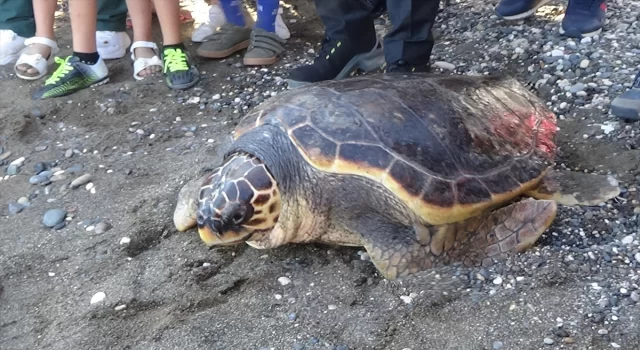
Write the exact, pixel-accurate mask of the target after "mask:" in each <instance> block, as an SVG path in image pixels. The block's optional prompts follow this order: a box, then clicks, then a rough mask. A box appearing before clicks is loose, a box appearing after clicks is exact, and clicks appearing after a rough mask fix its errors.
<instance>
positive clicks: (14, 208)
mask: <svg viewBox="0 0 640 350" xmlns="http://www.w3.org/2000/svg"><path fill="white" fill-rule="evenodd" d="M24 208H25V206H24V205H22V204H20V203H15V202H10V203H9V215H17V214H20V212H22V211H23V210H24Z"/></svg>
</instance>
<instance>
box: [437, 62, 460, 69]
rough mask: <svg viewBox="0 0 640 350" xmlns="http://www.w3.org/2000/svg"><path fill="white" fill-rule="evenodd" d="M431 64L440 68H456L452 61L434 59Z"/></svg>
mask: <svg viewBox="0 0 640 350" xmlns="http://www.w3.org/2000/svg"><path fill="white" fill-rule="evenodd" d="M433 65H434V66H436V67H438V68H442V69H444V70H454V69H456V66H455V65H454V64H453V63H449V62H443V61H436V62H434V63H433Z"/></svg>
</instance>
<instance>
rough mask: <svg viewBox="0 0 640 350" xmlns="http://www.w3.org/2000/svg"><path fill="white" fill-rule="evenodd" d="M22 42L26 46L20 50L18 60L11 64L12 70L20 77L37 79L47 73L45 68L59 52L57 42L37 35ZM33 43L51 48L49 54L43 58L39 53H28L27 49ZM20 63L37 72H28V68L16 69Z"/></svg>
mask: <svg viewBox="0 0 640 350" xmlns="http://www.w3.org/2000/svg"><path fill="white" fill-rule="evenodd" d="M24 44H25V46H26V47H25V48H24V49H22V51H21V52H20V58H18V61H17V62H16V64H15V65H14V66H13V70H14V71H15V73H16V75H17V76H18V77H19V78H21V79H24V80H38V79H40V78H42V77H44V76H45V75H47V68H48V67H49V65H51V64H52V63H53V59H54V57H55V55H57V54H58V52H60V48H59V47H58V44H57V43H56V42H55V41H53V40H51V39H49V38H44V37H38V36H36V37H32V38H29V39H27V40H25V41H24ZM33 44H42V45H46V46H48V47H49V48H51V52H50V53H49V56H48V57H47V58H45V57H43V56H42V55H41V54H39V53H34V54H28V53H27V50H28V49H29V47H30V46H31V45H33ZM22 64H26V65H28V66H30V68H33V69H35V70H37V71H38V72H37V73H35V75H34V74H33V73H29V72H28V70H27V71H21V70H19V69H18V66H19V65H22Z"/></svg>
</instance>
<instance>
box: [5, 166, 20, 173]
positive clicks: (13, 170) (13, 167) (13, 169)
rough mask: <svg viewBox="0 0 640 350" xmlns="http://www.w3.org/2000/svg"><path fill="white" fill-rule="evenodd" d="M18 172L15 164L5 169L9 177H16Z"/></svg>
mask: <svg viewBox="0 0 640 350" xmlns="http://www.w3.org/2000/svg"><path fill="white" fill-rule="evenodd" d="M18 171H19V167H18V166H17V165H15V164H11V165H9V167H8V168H7V175H10V176H13V175H17V174H18Z"/></svg>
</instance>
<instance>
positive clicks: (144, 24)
mask: <svg viewBox="0 0 640 350" xmlns="http://www.w3.org/2000/svg"><path fill="white" fill-rule="evenodd" d="M163 1H166V0H163ZM170 1H173V0H170ZM127 8H128V9H129V15H130V16H131V23H132V24H133V42H134V43H135V42H136V41H149V42H152V41H153V32H152V29H153V26H152V18H153V17H152V15H151V11H152V9H153V7H152V3H151V0H127ZM133 53H134V55H135V57H136V58H152V57H153V56H155V55H156V53H155V52H154V51H153V49H150V48H146V47H139V48H136V49H135V50H134V52H133ZM161 70H162V67H160V66H157V65H152V66H149V67H147V68H145V69H144V70H142V71H140V73H139V74H140V76H146V75H151V74H154V73H157V72H160V71H161Z"/></svg>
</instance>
